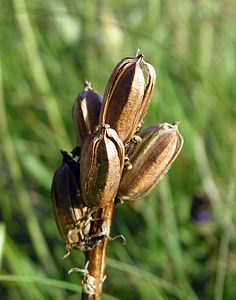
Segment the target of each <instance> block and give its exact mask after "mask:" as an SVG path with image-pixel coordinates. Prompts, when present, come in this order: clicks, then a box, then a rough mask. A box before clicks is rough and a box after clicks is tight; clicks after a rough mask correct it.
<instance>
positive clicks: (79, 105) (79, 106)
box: [73, 81, 102, 146]
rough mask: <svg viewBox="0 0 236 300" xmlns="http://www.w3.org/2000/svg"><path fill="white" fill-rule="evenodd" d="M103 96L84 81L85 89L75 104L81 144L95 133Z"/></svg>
mask: <svg viewBox="0 0 236 300" xmlns="http://www.w3.org/2000/svg"><path fill="white" fill-rule="evenodd" d="M101 105H102V96H100V95H99V94H98V93H97V92H96V91H94V90H93V89H92V87H91V83H90V82H88V81H85V82H84V90H83V91H82V92H80V93H79V94H78V96H77V98H76V100H75V103H74V106H73V119H74V123H75V127H76V134H77V142H78V144H79V145H80V146H81V145H82V143H83V141H84V139H85V138H86V136H88V135H89V134H91V133H93V132H94V131H95V129H96V126H97V125H98V118H99V113H100V108H101Z"/></svg>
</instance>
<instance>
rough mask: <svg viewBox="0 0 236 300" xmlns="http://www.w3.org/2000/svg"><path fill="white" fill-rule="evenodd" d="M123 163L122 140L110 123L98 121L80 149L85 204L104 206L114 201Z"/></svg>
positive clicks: (82, 189) (81, 179) (81, 178)
mask: <svg viewBox="0 0 236 300" xmlns="http://www.w3.org/2000/svg"><path fill="white" fill-rule="evenodd" d="M123 166H124V146H123V143H122V142H121V140H120V139H119V138H118V136H117V134H116V132H115V130H113V129H111V128H110V126H109V125H107V124H103V125H99V126H98V129H97V131H96V132H95V133H94V134H91V135H90V136H88V137H87V138H86V139H85V141H84V144H83V146H82V149H81V169H80V170H81V172H80V182H81V191H82V196H83V199H84V202H85V203H86V205H88V206H90V207H100V208H103V207H105V206H107V205H108V204H109V203H111V201H113V199H114V197H115V195H116V193H117V190H118V187H119V183H120V177H121V172H122V169H123Z"/></svg>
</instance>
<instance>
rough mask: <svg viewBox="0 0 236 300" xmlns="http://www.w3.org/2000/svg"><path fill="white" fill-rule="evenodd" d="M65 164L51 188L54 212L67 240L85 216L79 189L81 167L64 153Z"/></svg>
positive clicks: (61, 232)
mask: <svg viewBox="0 0 236 300" xmlns="http://www.w3.org/2000/svg"><path fill="white" fill-rule="evenodd" d="M62 155H63V162H62V164H61V166H60V167H59V168H58V169H57V170H56V172H55V174H54V177H53V180H52V186H51V195H52V200H53V211H54V216H55V220H56V223H57V227H58V230H59V232H60V234H61V236H62V237H63V239H66V238H67V234H68V232H69V230H70V229H72V228H75V227H76V226H78V224H79V220H80V219H81V218H82V216H83V210H82V209H83V203H82V197H81V193H80V189H79V183H78V180H79V165H78V164H77V162H75V161H74V160H73V159H72V158H71V157H70V155H68V154H67V153H66V152H65V151H62Z"/></svg>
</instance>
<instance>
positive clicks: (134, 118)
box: [99, 54, 156, 146]
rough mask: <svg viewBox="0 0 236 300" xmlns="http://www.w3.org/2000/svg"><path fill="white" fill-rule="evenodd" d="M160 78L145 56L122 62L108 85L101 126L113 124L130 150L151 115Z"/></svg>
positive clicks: (100, 121)
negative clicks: (157, 79)
mask: <svg viewBox="0 0 236 300" xmlns="http://www.w3.org/2000/svg"><path fill="white" fill-rule="evenodd" d="M155 79H156V74H155V70H154V68H153V66H152V65H150V64H148V63H146V62H145V61H144V57H143V55H142V54H140V55H137V56H136V57H127V58H124V59H123V60H121V61H120V62H119V63H118V65H117V66H116V67H115V68H114V70H113V72H112V74H111V77H110V79H109V82H108V84H107V87H106V90H105V93H104V99H103V103H102V107H101V111H100V116H99V124H104V123H106V124H109V125H110V126H111V128H113V129H115V130H116V132H117V134H118V136H119V138H120V139H121V141H122V142H123V143H124V145H125V146H126V145H127V143H128V142H129V141H130V140H131V138H132V137H133V135H134V134H135V132H137V130H138V129H139V127H140V124H141V122H142V119H143V117H144V115H145V114H146V112H147V109H148V106H149V104H150V100H151V94H152V90H153V87H154V84H155Z"/></svg>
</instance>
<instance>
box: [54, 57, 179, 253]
mask: <svg viewBox="0 0 236 300" xmlns="http://www.w3.org/2000/svg"><path fill="white" fill-rule="evenodd" d="M155 80H156V73H155V70H154V68H153V66H152V65H150V64H148V63H147V62H146V61H145V60H144V56H143V55H142V54H138V55H136V56H135V57H126V58H124V59H122V60H121V61H120V62H119V63H118V64H117V66H116V67H115V68H114V70H113V71H112V74H111V76H110V78H109V80H108V83H107V86H106V89H105V93H104V97H103V100H102V97H101V96H100V95H99V94H98V93H97V92H96V91H94V90H93V89H92V87H91V84H90V83H89V82H87V81H86V82H85V86H84V90H83V91H82V92H80V93H79V95H78V96H77V98H76V101H75V104H74V106H73V119H74V123H75V129H76V135H77V145H78V146H77V147H76V148H75V150H73V151H72V152H71V153H72V156H71V155H69V154H67V153H66V152H62V154H63V162H62V164H61V166H60V167H59V168H58V169H57V170H56V172H55V175H54V177H53V181H52V199H53V207H54V214H55V219H56V223H57V226H58V229H59V231H60V233H61V235H62V237H63V239H64V240H65V242H66V248H67V250H69V249H70V248H78V249H80V250H81V251H89V250H91V249H92V248H93V247H94V246H95V245H96V244H97V243H99V242H101V241H103V240H105V239H108V238H110V237H109V230H107V229H106V230H105V229H104V228H106V225H105V224H106V214H107V211H109V209H107V208H108V207H109V205H110V204H112V203H113V202H114V201H115V199H116V200H119V201H120V202H126V203H132V202H134V201H137V200H140V199H142V198H144V197H145V196H146V195H147V194H148V193H149V192H150V191H151V190H152V188H153V187H154V186H155V185H156V184H157V183H158V182H159V181H160V179H161V178H162V177H163V176H164V174H165V173H166V172H167V171H168V170H169V168H170V166H171V164H172V163H173V161H174V160H175V159H176V157H177V156H178V154H179V153H180V150H181V148H182V145H183V138H182V136H181V134H180V133H179V131H178V126H177V125H171V124H168V123H163V124H157V125H153V126H151V127H149V128H147V129H146V130H145V131H144V132H143V133H142V134H141V135H140V136H138V135H136V133H137V132H138V131H139V129H140V128H141V127H142V125H143V118H144V116H145V114H146V112H147V110H148V107H149V104H150V100H151V96H152V91H153V88H154V84H155ZM116 202H117V201H116ZM108 229H109V228H108Z"/></svg>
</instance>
